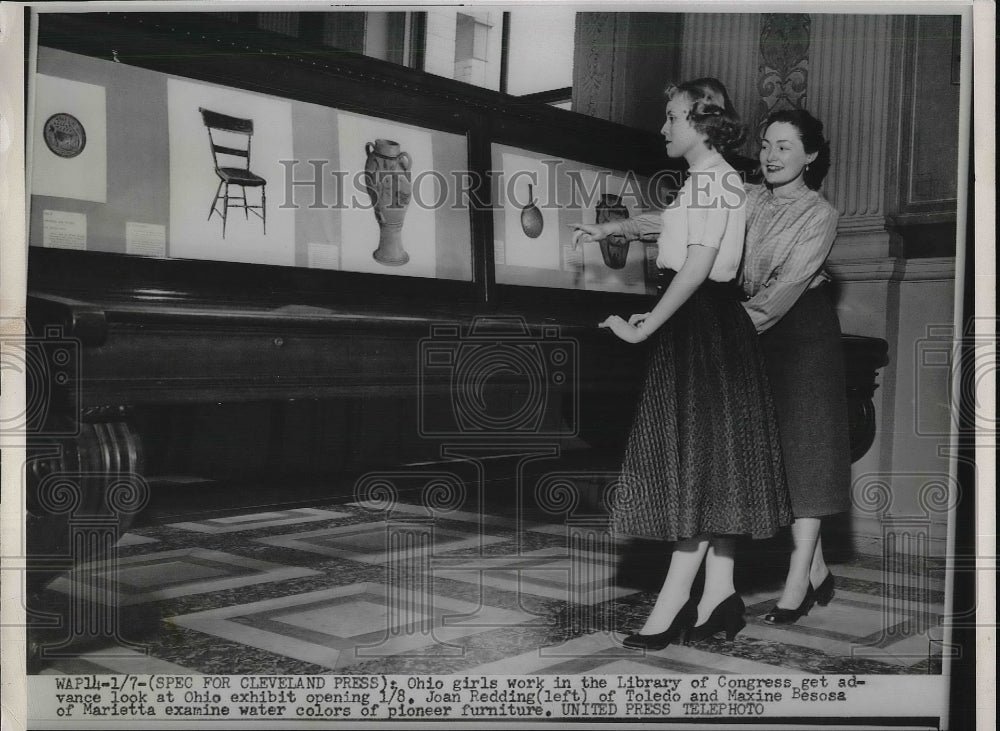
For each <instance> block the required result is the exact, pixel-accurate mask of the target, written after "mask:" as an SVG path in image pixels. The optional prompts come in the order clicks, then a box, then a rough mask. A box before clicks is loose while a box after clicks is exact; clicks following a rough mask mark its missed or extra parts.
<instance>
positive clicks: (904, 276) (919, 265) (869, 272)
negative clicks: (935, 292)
mask: <svg viewBox="0 0 1000 731" xmlns="http://www.w3.org/2000/svg"><path fill="white" fill-rule="evenodd" d="M826 270H827V271H828V272H829V273H830V274H831V275H832V276H833V278H834V279H836V280H837V281H838V282H936V281H951V280H954V279H955V257H953V256H940V257H932V258H927V259H903V258H901V257H894V256H888V257H884V258H879V259H871V258H859V259H849V258H844V259H831V260H830V261H828V262H827V264H826Z"/></svg>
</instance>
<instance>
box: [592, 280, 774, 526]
mask: <svg viewBox="0 0 1000 731" xmlns="http://www.w3.org/2000/svg"><path fill="white" fill-rule="evenodd" d="M651 341H652V342H651V343H650V346H651V347H650V354H649V363H648V366H647V373H646V378H645V382H644V384H643V387H642V390H641V393H640V396H639V401H638V405H637V409H636V414H635V419H634V421H633V424H632V429H631V432H630V434H629V438H628V442H627V446H626V449H625V456H624V460H623V464H622V474H621V484H620V486H619V489H618V490H617V491H616V495H615V499H614V500H613V502H612V517H613V526H614V530H615V531H616V532H617V533H620V534H625V535H631V536H640V537H645V538H653V539H661V540H667V541H675V540H679V539H683V538H690V537H694V536H698V535H701V534H704V533H712V534H728V535H749V536H752V537H754V538H765V537H768V536H771V535H773V534H774V533H775V532H776V531H777V530H778V529H779V528H780V527H781V526H783V525H787V524H789V523H790V522H791V508H790V504H789V499H788V492H787V488H786V486H785V479H784V468H783V465H782V456H781V444H780V440H779V436H778V429H777V425H776V421H775V412H774V404H773V402H772V400H771V393H770V388H769V387H768V383H767V374H766V371H765V366H764V360H763V357H762V356H761V354H760V349H759V338H758V336H757V333H756V331H755V330H754V327H753V324H752V323H751V321H750V318H749V316H748V315H747V314H746V312H745V310H744V309H743V307H742V305H740V303H739V290H738V289H737V288H736V287H735V286H734V285H732V284H725V285H724V284H717V283H712V282H708V283H706V284H704V285H702V287H700V288H699V289H698V291H697V292H696V293H695V294H694V295H693V296H692V297H691V298H690V299H689V300H688V301H687V302H686V303H685V304H684V305H683V306H682V307H681V308H680V309H679V310H678V311H677V313H675V315H674V316H673V317H671V318H670V320H668V321H667V322H666V323H665V324H664V325H663V326H662V327H660V328H659V329H658V330H657V331H656V332H655V333H654V334H653V335H652V336H651Z"/></svg>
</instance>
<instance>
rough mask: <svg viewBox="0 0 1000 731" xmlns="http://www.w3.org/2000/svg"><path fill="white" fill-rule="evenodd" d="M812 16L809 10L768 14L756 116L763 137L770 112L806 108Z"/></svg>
mask: <svg viewBox="0 0 1000 731" xmlns="http://www.w3.org/2000/svg"><path fill="white" fill-rule="evenodd" d="M810 25H811V23H810V19H809V16H808V15H807V14H805V13H765V14H764V15H763V17H762V20H761V30H760V76H759V77H758V80H757V93H758V94H759V96H760V102H759V103H758V105H757V109H756V113H755V117H754V119H753V129H754V130H756V133H757V136H759V135H760V134H761V133H762V132H763V131H764V130H763V129H762V127H763V125H764V121H765V120H766V119H767V115H769V114H771V113H772V112H777V111H780V110H782V109H801V108H803V107H806V106H807V105H806V103H805V101H806V86H807V82H808V79H809V29H810Z"/></svg>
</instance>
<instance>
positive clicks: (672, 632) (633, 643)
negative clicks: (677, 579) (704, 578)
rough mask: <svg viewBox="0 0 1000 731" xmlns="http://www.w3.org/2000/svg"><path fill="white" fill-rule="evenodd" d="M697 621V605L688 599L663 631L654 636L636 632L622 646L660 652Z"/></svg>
mask: <svg viewBox="0 0 1000 731" xmlns="http://www.w3.org/2000/svg"><path fill="white" fill-rule="evenodd" d="M697 619H698V603H697V602H696V601H695V600H694V599H688V600H687V602H686V603H685V604H684V606H683V607H681V608H680V611H678V612H677V616H675V617H674V621H673V622H671V623H670V626H669V627H667V628H666V629H665V630H663V631H662V632H658V633H656V634H655V635H644V634H642V633H641V632H636V633H635V634H632V635H629V636H628V637H626V638H625V639H624V640H622V645H624V646H625V647H629V648H631V649H633V650H662V649H663V648H665V647H666V646H667V645H669V644H671V643H673V642H677V640H679V639H680V638H681V635H683V634H684V632H686V631H687V629H688V628H689V627H690V626H691V625H692V624H694V623H695V622H696V621H697Z"/></svg>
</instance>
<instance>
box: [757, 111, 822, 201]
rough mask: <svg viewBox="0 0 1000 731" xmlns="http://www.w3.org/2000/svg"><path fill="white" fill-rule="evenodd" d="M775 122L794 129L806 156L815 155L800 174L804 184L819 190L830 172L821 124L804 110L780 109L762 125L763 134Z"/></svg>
mask: <svg viewBox="0 0 1000 731" xmlns="http://www.w3.org/2000/svg"><path fill="white" fill-rule="evenodd" d="M776 122H784V123H785V124H790V125H792V126H793V127H795V129H796V131H797V132H798V133H799V139H800V140H802V147H803V148H804V149H805V151H806V153H807V154H812V153H814V152H815V153H816V159H815V160H813V161H812V162H811V163H809V164H808V165H807V166H806V169H805V171H804V172H803V173H802V179H803V180H804V181H805V184H806V185H808V186H809V187H810V188H812V189H813V190H819V187H820V186H821V185H822V184H823V179H824V178H825V177H826V174H827V173H828V172H829V171H830V142H829V141H828V140H827V139H826V137H824V136H823V123H822V122H820V121H819V120H818V119H816V117H814V116H813V115H811V114H810V113H809V112H807V111H806V110H805V109H782V110H780V111H778V112H773V113H771V115H770V116H769V117H768V118H767V122H765V123H764V132H765V133H766V132H767V128H768V127H770V126H771V125H772V124H774V123H776Z"/></svg>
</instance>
